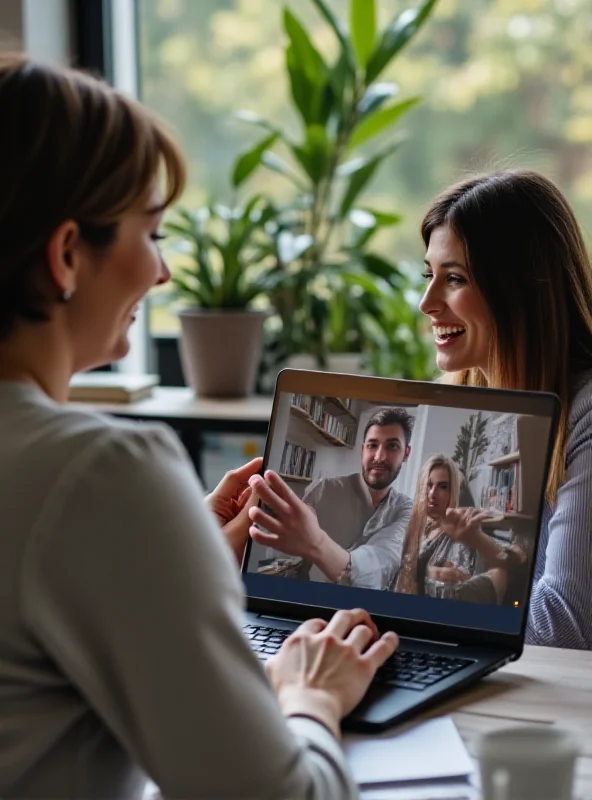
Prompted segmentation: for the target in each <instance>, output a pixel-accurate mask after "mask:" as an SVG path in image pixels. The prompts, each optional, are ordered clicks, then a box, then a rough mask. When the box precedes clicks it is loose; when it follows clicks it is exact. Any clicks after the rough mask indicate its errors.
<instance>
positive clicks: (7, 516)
mask: <svg viewBox="0 0 592 800" xmlns="http://www.w3.org/2000/svg"><path fill="white" fill-rule="evenodd" d="M0 108H1V109H2V124H1V125H0V175H2V193H1V195H0V519H2V536H1V537H0V587H1V591H2V603H1V604H0V664H1V665H2V684H1V697H2V703H0V729H2V730H8V729H10V731H11V734H10V736H9V737H8V738H7V740H6V741H5V742H4V743H3V748H2V756H1V757H0V795H1V796H2V797H8V796H10V797H12V798H30V797H84V798H95V799H96V800H99V798H103V797H109V798H124V797H125V798H126V800H140V798H143V797H144V796H145V789H146V786H147V780H148V778H151V779H152V781H153V782H155V783H156V784H157V785H158V787H159V790H160V792H161V793H162V795H163V796H167V797H208V798H209V797H212V798H214V797H218V798H221V797H263V796H269V797H272V796H273V797H309V798H311V799H312V798H319V797H326V796H331V797H335V798H353V797H354V796H355V794H356V792H355V787H354V786H353V783H352V781H351V778H350V776H349V773H348V771H347V765H346V763H345V760H344V756H343V753H342V752H341V751H340V748H339V745H338V742H337V737H338V733H339V723H340V720H341V718H342V717H343V716H345V715H346V714H347V713H348V712H349V711H350V710H351V709H353V708H354V706H355V705H356V704H357V703H358V702H359V700H360V699H361V698H362V696H363V694H364V693H365V691H366V689H367V688H368V685H369V683H370V681H371V679H372V677H373V676H374V674H375V672H376V670H377V669H378V667H379V666H380V665H381V664H382V663H383V662H384V661H385V659H386V658H387V657H388V656H390V655H391V654H392V653H393V651H394V649H395V647H396V645H397V637H396V636H395V635H394V634H393V633H390V634H386V635H385V636H383V637H381V638H380V639H378V631H377V629H376V627H375V625H374V623H373V622H372V620H371V619H370V617H369V615H368V614H366V612H364V611H361V610H356V611H341V612H338V613H337V614H336V615H335V616H334V617H333V619H332V620H331V621H330V622H325V621H321V620H308V621H307V622H306V623H304V626H303V627H302V628H300V629H299V630H298V631H297V632H296V634H295V636H296V639H297V644H296V646H294V641H293V639H288V640H287V642H286V645H285V648H283V649H282V651H280V653H278V655H277V656H276V657H275V659H274V664H273V666H270V676H271V679H272V683H273V687H274V689H275V691H274V689H272V687H271V685H270V682H269V681H268V680H267V678H266V677H265V674H264V672H263V669H262V668H261V665H260V664H259V663H258V661H257V659H256V657H255V655H254V653H253V652H252V651H251V649H250V647H249V644H248V643H247V641H246V639H245V637H244V636H243V634H242V622H243V616H242V609H243V595H242V584H241V581H240V576H239V572H238V569H237V558H240V556H241V555H242V550H243V548H244V544H245V541H246V537H247V532H248V525H249V518H248V510H249V506H250V505H251V504H252V498H251V497H250V491H249V490H248V488H247V481H248V479H249V478H250V477H251V476H252V475H253V474H254V473H256V472H257V471H258V470H259V469H260V468H261V459H253V460H252V461H251V462H249V463H248V464H246V465H245V466H244V467H242V468H241V469H239V470H235V471H234V472H232V473H229V474H228V475H226V476H225V477H224V479H223V480H222V481H221V482H220V485H219V486H218V487H217V488H216V489H215V490H214V492H212V495H210V496H209V497H208V498H207V499H206V498H204V495H203V491H202V487H201V485H200V483H199V481H198V479H197V476H196V475H195V471H194V469H193V466H192V464H191V463H190V462H189V459H188V457H187V454H186V453H185V452H184V450H183V448H182V447H181V445H180V443H179V442H178V440H177V438H176V437H175V435H174V433H173V432H172V431H171V430H170V428H167V427H166V426H164V425H148V424H146V425H141V424H139V423H137V422H127V421H125V420H116V419H112V418H109V417H107V416H102V415H99V414H93V413H91V412H85V411H80V410H78V409H73V408H72V407H70V406H68V405H67V404H66V403H64V402H61V401H63V400H65V399H66V397H67V392H68V384H69V381H70V379H71V377H72V374H73V373H74V372H75V371H77V370H81V369H83V368H86V367H90V366H94V365H97V364H101V363H104V362H105V361H110V360H112V359H114V358H120V357H121V356H122V355H123V354H124V353H125V352H126V351H127V349H128V346H129V345H128V332H129V328H130V325H131V324H132V323H133V321H134V318H135V316H136V308H137V305H138V303H139V302H140V301H141V299H142V297H143V296H144V295H145V293H146V292H147V291H148V290H149V289H150V288H151V287H152V286H154V285H155V284H158V283H161V282H164V281H166V280H167V279H168V277H169V273H168V270H167V268H166V266H165V264H164V263H163V260H162V258H161V256H160V253H159V251H158V239H159V235H160V234H159V233H158V224H159V221H160V216H161V214H162V212H163V209H164V208H165V207H166V206H167V205H168V204H169V203H171V202H172V201H173V200H174V199H175V198H176V197H177V196H178V195H179V194H180V192H181V190H182V188H183V182H184V172H185V168H184V160H183V157H182V155H181V153H180V151H179V149H178V147H177V145H176V144H175V143H174V140H173V139H172V138H171V136H170V134H169V133H168V132H167V131H166V128H165V126H164V125H163V124H162V123H161V122H159V121H158V120H157V119H155V118H154V116H153V115H152V114H150V113H149V112H148V111H146V110H145V109H143V107H142V106H140V105H139V104H138V103H135V102H133V101H131V100H129V99H128V98H127V97H125V96H123V95H122V94H119V93H118V92H116V91H114V90H113V89H112V88H110V87H109V86H108V85H107V84H105V83H102V82H100V81H97V80H95V79H93V78H91V77H89V76H87V75H84V74H81V73H80V72H77V71H74V70H68V69H60V68H52V67H48V66H44V65H41V64H36V63H33V62H31V61H29V60H28V59H27V58H25V57H21V56H7V57H0ZM161 177H162V180H160V178H161ZM212 512H213V513H212ZM308 665H314V674H312V673H311V669H312V667H311V668H310V669H309V667H308ZM155 697H158V702H155ZM287 718H289V719H287ZM255 727H260V728H261V731H263V733H262V735H259V736H257V737H255V739H256V741H255V740H254V739H253V736H252V732H253V730H254V729H255ZM229 753H232V759H233V769H232V770H228V769H226V766H227V762H228V754H229Z"/></svg>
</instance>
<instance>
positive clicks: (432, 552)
mask: <svg viewBox="0 0 592 800" xmlns="http://www.w3.org/2000/svg"><path fill="white" fill-rule="evenodd" d="M461 481H462V476H461V473H460V470H459V468H458V466H457V465H456V463H455V462H454V461H453V459H452V458H450V457H449V456H445V455H442V454H437V455H432V456H430V457H429V458H428V459H427V460H426V461H425V462H424V464H423V465H422V467H421V470H420V473H419V477H418V480H417V490H416V493H415V500H414V504H413V511H412V512H411V521H410V523H409V530H408V533H407V539H406V542H405V554H404V556H403V566H402V567H401V571H400V573H399V577H398V580H397V582H396V585H395V591H398V592H406V593H409V594H428V595H430V596H433V597H444V598H447V599H453V600H465V601H469V602H474V603H500V602H501V601H502V599H503V596H504V593H505V590H506V586H507V579H508V575H507V570H508V568H509V567H510V566H512V565H514V563H523V562H524V560H525V559H524V553H523V552H522V550H521V549H520V548H518V547H516V546H514V545H512V546H511V548H503V547H501V546H500V545H497V544H495V543H494V542H493V540H492V539H491V537H489V536H487V535H486V534H485V533H484V532H483V530H482V529H481V523H482V522H483V521H484V520H486V519H487V518H488V516H489V515H490V514H489V512H487V511H481V510H479V509H476V508H459V507H458V504H459V497H460V488H461ZM508 551H509V552H510V555H508ZM479 553H481V554H482V555H483V557H484V560H485V562H486V563H488V566H489V567H490V568H489V569H487V571H485V572H484V573H482V574H477V556H478V554H479Z"/></svg>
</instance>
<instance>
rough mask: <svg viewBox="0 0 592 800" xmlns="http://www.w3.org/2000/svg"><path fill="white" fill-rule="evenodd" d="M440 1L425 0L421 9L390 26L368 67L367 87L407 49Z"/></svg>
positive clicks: (398, 19) (393, 22)
mask: <svg viewBox="0 0 592 800" xmlns="http://www.w3.org/2000/svg"><path fill="white" fill-rule="evenodd" d="M437 2H438V0H424V2H423V4H422V5H421V6H420V7H419V8H413V9H407V10H406V11H403V13H402V14H400V15H399V16H398V17H397V18H396V19H394V20H393V21H392V22H391V24H390V25H388V26H387V27H386V28H385V30H384V32H383V34H382V37H381V39H380V41H379V43H378V45H377V47H376V49H375V50H374V53H373V54H372V56H371V58H370V60H369V61H368V64H367V66H366V76H365V81H366V86H368V85H369V84H370V83H372V81H373V80H375V79H376V78H377V77H378V76H379V75H380V73H381V72H382V70H383V69H384V68H385V67H386V66H387V64H388V63H389V62H390V61H392V59H393V58H394V57H395V56H396V55H397V53H398V52H399V51H400V50H402V49H403V47H405V45H406V44H407V42H409V40H410V39H412V38H413V37H414V36H415V34H416V33H417V32H418V30H419V29H420V28H421V26H422V25H423V24H424V22H425V21H426V20H427V18H428V17H429V15H430V14H431V12H432V10H433V8H434V6H435V5H436V3H437Z"/></svg>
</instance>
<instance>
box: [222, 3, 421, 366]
mask: <svg viewBox="0 0 592 800" xmlns="http://www.w3.org/2000/svg"><path fill="white" fill-rule="evenodd" d="M311 2H312V3H313V4H314V6H315V7H316V8H317V10H318V12H319V13H320V15H321V16H322V17H323V18H324V20H325V21H326V23H327V25H328V26H329V27H330V29H331V30H332V32H333V34H334V36H335V39H336V43H337V47H338V53H337V56H336V58H335V59H334V60H333V61H332V62H329V61H328V60H327V58H326V57H325V56H323V55H322V54H321V52H320V51H319V50H318V49H317V47H316V46H315V44H314V42H313V41H312V38H311V36H310V35H309V33H308V31H307V30H306V29H305V27H304V26H303V24H302V23H301V22H300V21H299V20H298V18H297V17H296V16H295V15H294V13H293V12H292V11H291V10H290V8H289V7H286V8H284V12H283V25H284V31H285V34H286V48H285V56H286V57H285V65H286V71H287V77H288V85H289V87H290V98H291V103H292V105H293V107H294V109H295V111H296V113H297V115H298V117H299V122H300V135H299V136H297V137H295V136H294V135H293V134H291V133H288V132H287V131H286V130H284V129H283V128H282V127H281V126H279V125H276V124H275V123H273V122H272V121H269V120H266V119H264V118H262V117H260V116H258V115H257V114H254V113H252V112H239V115H238V116H239V117H240V118H242V119H243V120H244V121H245V122H248V123H250V124H254V125H257V126H260V127H261V128H263V129H264V130H265V135H264V137H263V138H262V139H261V140H260V141H259V142H258V143H257V144H256V145H255V146H254V147H253V148H251V149H250V150H249V151H247V152H245V153H244V154H242V156H241V159H242V161H241V163H242V165H243V169H241V170H236V169H235V171H234V174H233V183H234V186H235V188H239V187H240V186H241V185H242V184H243V183H244V182H245V181H246V180H247V179H248V178H249V176H250V175H251V174H252V173H254V172H255V171H256V170H258V169H267V170H272V171H274V172H276V173H280V174H281V175H282V176H284V178H285V179H286V180H288V181H290V182H291V184H292V186H293V192H292V199H291V201H289V202H288V203H286V204H285V205H284V206H283V207H282V208H281V209H276V212H277V213H276V216H275V219H274V225H275V227H274V229H273V231H272V232H271V235H272V239H273V241H272V242H271V243H270V244H269V245H268V246H269V248H270V252H275V254H276V255H277V254H278V253H279V252H280V251H281V250H282V248H284V249H286V248H288V249H289V248H290V246H291V243H292V242H293V241H296V240H297V239H298V237H301V236H308V237H310V241H311V244H310V246H308V247H307V248H306V249H304V250H303V251H302V252H301V253H300V256H299V257H298V268H297V269H295V268H294V263H293V262H291V266H290V269H289V270H288V271H285V276H284V280H283V281H281V282H280V284H279V285H278V287H277V289H276V290H275V291H273V293H272V296H271V302H272V305H273V307H274V309H275V310H276V312H277V314H278V315H279V319H280V320H281V325H279V326H278V327H277V331H276V341H275V343H274V353H275V357H276V358H277V359H278V360H279V361H285V360H286V359H288V358H289V357H290V356H292V355H294V354H297V353H307V354H309V355H310V356H312V357H313V358H314V360H315V362H316V364H317V365H318V366H320V367H322V368H324V367H326V366H327V364H328V361H329V359H330V356H331V354H332V353H335V352H339V351H342V350H346V351H347V352H351V350H353V351H357V352H362V351H365V352H370V351H372V350H374V351H376V349H377V348H378V347H379V346H380V342H381V341H382V339H383V338H384V337H383V336H382V334H381V333H380V330H379V327H377V326H376V325H372V324H365V322H364V320H365V319H366V320H367V318H368V317H369V316H372V315H375V314H376V313H378V307H379V304H378V302H377V300H378V295H379V294H380V293H381V291H382V290H383V289H384V288H385V287H387V291H388V292H391V293H392V292H395V293H398V294H399V296H400V297H401V298H402V299H403V298H404V293H405V290H406V289H407V288H408V284H407V281H406V278H405V276H404V274H403V273H402V272H401V271H400V270H399V268H398V266H397V264H395V263H394V262H392V261H390V260H388V259H386V258H384V257H383V256H382V255H381V254H380V253H378V252H376V251H375V250H374V249H373V245H374V239H375V235H376V234H377V233H378V232H379V231H380V230H382V229H383V228H385V227H387V226H392V225H396V224H397V223H398V222H399V221H400V217H399V216H398V215H397V214H394V213H392V212H390V211H383V210H377V209H373V208H369V207H368V206H367V205H366V204H365V203H363V202H362V201H361V196H362V193H363V191H364V189H365V188H366V187H367V185H368V184H369V182H370V181H371V179H372V177H373V176H374V175H375V174H376V172H377V170H378V169H379V168H380V167H381V165H382V164H383V163H384V161H385V159H387V158H388V157H389V156H390V155H391V154H392V153H393V152H394V151H395V150H396V149H397V148H398V147H399V145H400V144H401V141H402V137H401V136H398V135H395V134H394V129H395V127H396V126H397V125H398V124H399V123H400V121H401V119H402V118H403V117H404V115H405V114H406V113H407V112H409V111H410V110H411V109H412V108H414V107H415V106H416V105H417V103H418V102H419V99H420V98H418V97H408V98H405V99H399V97H398V92H399V89H398V87H397V86H396V85H395V84H394V83H390V82H384V81H381V80H380V78H381V75H382V73H383V71H384V69H385V68H386V67H387V65H388V64H390V63H391V62H392V61H393V59H394V58H395V57H396V55H397V54H398V53H399V52H400V51H401V50H402V49H403V48H404V47H405V46H406V45H407V43H408V42H409V41H410V40H411V39H412V38H413V37H414V36H415V34H416V33H417V31H418V30H419V29H420V28H421V26H422V25H423V24H424V23H425V21H426V20H427V19H428V17H429V15H430V14H431V12H432V10H433V8H434V6H435V4H436V0H423V2H421V3H420V4H419V5H418V7H416V8H414V9H407V10H405V11H403V12H402V13H401V14H399V15H398V16H397V17H396V18H395V19H393V20H392V21H391V22H390V23H389V24H388V25H387V26H386V27H385V28H384V29H383V30H379V29H378V27H377V22H376V2H375V0H350V4H349V26H346V25H345V24H344V23H343V22H342V21H340V20H339V19H338V18H337V17H336V16H335V14H334V13H333V12H332V11H331V9H330V8H329V6H328V4H327V3H326V0H311ZM381 141H382V143H381ZM368 146H369V147H370V151H368V149H367V148H368ZM279 261H280V263H281V261H282V259H281V257H280V258H279ZM376 337H378V338H376ZM381 337H382V338H381ZM401 344H402V343H399V345H401ZM403 346H404V343H403Z"/></svg>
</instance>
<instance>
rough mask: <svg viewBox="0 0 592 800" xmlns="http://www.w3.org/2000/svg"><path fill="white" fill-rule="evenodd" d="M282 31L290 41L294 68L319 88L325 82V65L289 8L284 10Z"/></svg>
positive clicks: (326, 70)
mask: <svg viewBox="0 0 592 800" xmlns="http://www.w3.org/2000/svg"><path fill="white" fill-rule="evenodd" d="M284 30H285V31H286V34H287V36H288V38H289V39H290V46H291V48H292V53H293V57H294V66H295V68H296V69H298V70H300V71H301V72H302V73H303V74H304V75H305V76H306V78H307V79H308V81H309V82H310V83H312V84H313V85H315V86H317V87H321V86H322V85H323V84H324V83H326V80H327V75H328V69H327V65H326V64H325V62H324V61H323V58H322V56H321V54H320V53H319V51H318V50H317V49H316V47H315V46H314V45H313V43H312V41H311V40H310V37H309V35H308V33H307V32H306V30H305V28H304V27H303V26H302V24H301V23H300V21H299V20H298V19H297V18H296V17H295V16H294V14H292V12H291V11H290V9H289V8H284Z"/></svg>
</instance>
